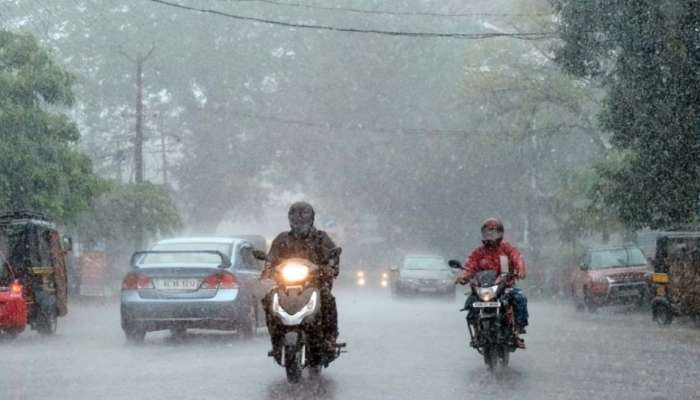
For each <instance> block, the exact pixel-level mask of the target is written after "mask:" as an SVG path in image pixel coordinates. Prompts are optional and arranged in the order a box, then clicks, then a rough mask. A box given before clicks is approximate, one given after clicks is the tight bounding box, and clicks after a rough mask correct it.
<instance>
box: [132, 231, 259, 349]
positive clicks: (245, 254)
mask: <svg viewBox="0 0 700 400" xmlns="http://www.w3.org/2000/svg"><path fill="white" fill-rule="evenodd" d="M259 275H260V264H259V263H258V262H257V260H256V259H255V258H254V257H253V246H252V245H251V244H250V243H249V242H247V241H244V240H242V239H237V238H215V237H205V238H182V239H169V240H162V241H160V242H158V243H157V244H156V245H155V246H153V247H152V249H151V250H149V251H141V252H136V253H134V255H133V257H132V262H131V271H130V272H129V273H127V274H126V276H125V277H124V280H123V282H122V293H121V323H122V329H123V330H124V333H125V335H126V338H127V340H129V341H132V342H141V341H143V340H144V337H145V335H146V333H147V332H151V331H157V330H163V329H170V330H171V332H172V333H173V334H174V335H182V334H183V333H184V332H185V331H186V330H187V329H190V328H200V329H218V330H237V331H238V332H239V333H240V334H241V335H242V336H243V337H245V338H250V337H252V336H253V335H254V333H255V330H256V328H257V327H258V326H262V325H263V324H264V318H263V315H264V314H263V312H262V309H261V306H260V300H259V299H260V297H259V295H260V292H261V290H260V288H259V287H258V285H259V280H258V277H259Z"/></svg>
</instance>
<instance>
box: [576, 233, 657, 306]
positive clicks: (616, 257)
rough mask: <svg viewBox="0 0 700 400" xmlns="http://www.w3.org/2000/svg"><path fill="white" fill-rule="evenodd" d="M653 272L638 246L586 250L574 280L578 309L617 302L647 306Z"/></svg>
mask: <svg viewBox="0 0 700 400" xmlns="http://www.w3.org/2000/svg"><path fill="white" fill-rule="evenodd" d="M651 272H652V270H651V267H650V265H649V262H648V260H647V258H646V257H645V256H644V253H642V250H641V249H640V248H639V247H638V246H636V245H630V246H621V247H594V248H590V249H588V250H587V251H586V254H585V256H584V258H583V261H582V262H581V264H580V265H579V267H578V268H577V269H576V270H575V271H574V273H573V276H572V279H571V294H572V296H573V299H574V302H575V304H576V307H577V309H579V310H583V309H584V308H588V309H589V310H590V311H595V310H596V309H597V308H598V307H602V306H605V305H609V304H613V303H632V302H636V303H637V304H640V305H642V304H644V302H645V300H647V299H648V291H649V285H648V278H649V274H650V273H651Z"/></svg>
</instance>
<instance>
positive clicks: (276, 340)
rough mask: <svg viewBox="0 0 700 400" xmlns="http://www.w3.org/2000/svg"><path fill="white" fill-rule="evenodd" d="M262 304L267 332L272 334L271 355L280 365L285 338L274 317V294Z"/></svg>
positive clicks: (267, 297)
mask: <svg viewBox="0 0 700 400" xmlns="http://www.w3.org/2000/svg"><path fill="white" fill-rule="evenodd" d="M261 302H262V305H263V309H264V310H265V323H266V324H267V331H268V332H269V334H270V344H271V345H272V350H271V351H270V355H272V357H274V358H275V361H277V362H278V363H279V362H281V360H282V347H283V341H284V337H283V336H282V332H281V330H280V327H279V323H278V322H277V320H276V319H275V318H274V317H273V316H272V293H268V295H267V296H265V297H263V299H262V300H261Z"/></svg>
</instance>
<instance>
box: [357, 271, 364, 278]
mask: <svg viewBox="0 0 700 400" xmlns="http://www.w3.org/2000/svg"><path fill="white" fill-rule="evenodd" d="M357 277H358V278H364V277H365V271H357Z"/></svg>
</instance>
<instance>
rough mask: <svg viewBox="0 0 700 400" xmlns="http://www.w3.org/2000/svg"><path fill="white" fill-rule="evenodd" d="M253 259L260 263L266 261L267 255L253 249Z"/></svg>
mask: <svg viewBox="0 0 700 400" xmlns="http://www.w3.org/2000/svg"><path fill="white" fill-rule="evenodd" d="M253 257H255V259H256V260H260V261H265V260H267V254H265V252H264V251H262V250H258V249H253Z"/></svg>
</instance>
